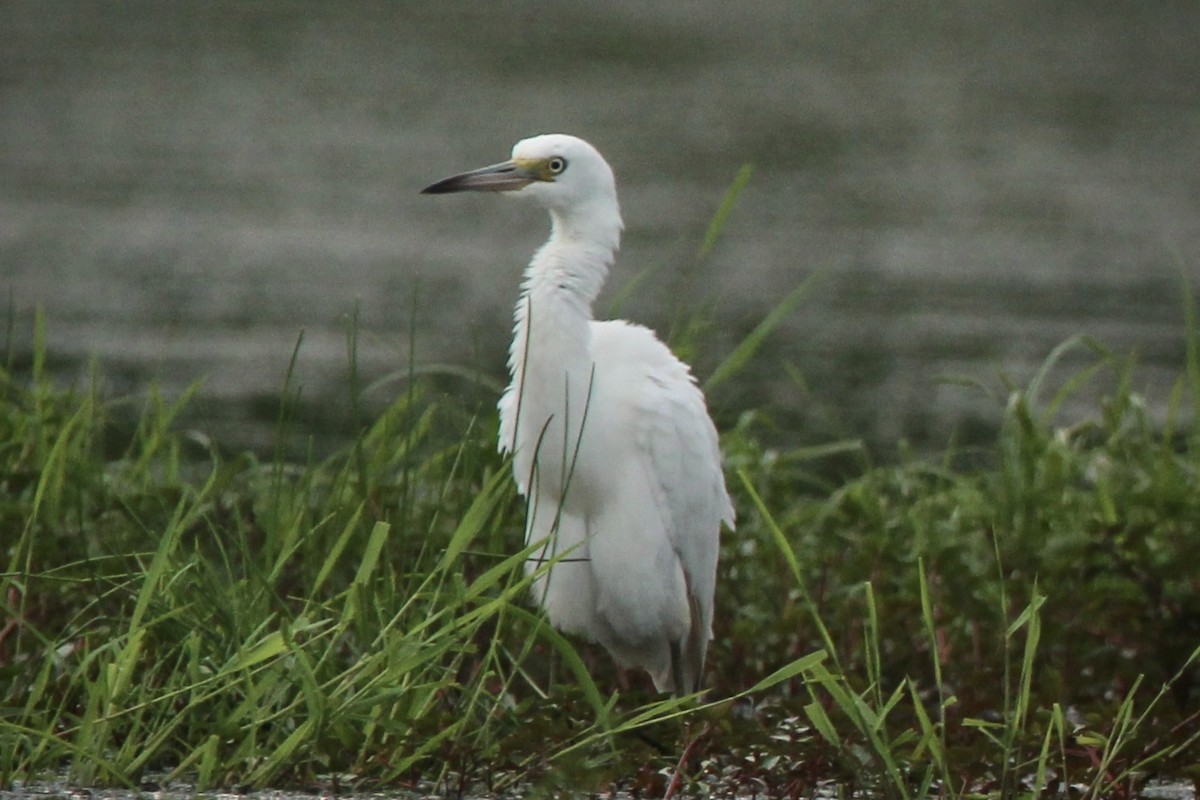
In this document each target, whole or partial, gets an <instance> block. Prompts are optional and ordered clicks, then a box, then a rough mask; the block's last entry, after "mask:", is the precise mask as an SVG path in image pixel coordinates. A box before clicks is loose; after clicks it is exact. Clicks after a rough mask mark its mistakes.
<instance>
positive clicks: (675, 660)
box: [670, 641, 688, 697]
mask: <svg viewBox="0 0 1200 800" xmlns="http://www.w3.org/2000/svg"><path fill="white" fill-rule="evenodd" d="M670 647H671V679H672V680H673V681H674V682H675V696H676V697H683V696H684V695H685V694H687V693H688V687H686V686H684V684H683V653H681V652H680V651H679V642H676V641H672V642H671V643H670Z"/></svg>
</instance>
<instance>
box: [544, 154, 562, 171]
mask: <svg viewBox="0 0 1200 800" xmlns="http://www.w3.org/2000/svg"><path fill="white" fill-rule="evenodd" d="M566 168H567V160H566V159H565V158H562V157H561V156H555V157H554V158H552V159H550V160H549V161H547V162H546V169H547V170H548V171H549V172H550V174H551V175H558V174H560V173H561V172H562V171H563V170H564V169H566Z"/></svg>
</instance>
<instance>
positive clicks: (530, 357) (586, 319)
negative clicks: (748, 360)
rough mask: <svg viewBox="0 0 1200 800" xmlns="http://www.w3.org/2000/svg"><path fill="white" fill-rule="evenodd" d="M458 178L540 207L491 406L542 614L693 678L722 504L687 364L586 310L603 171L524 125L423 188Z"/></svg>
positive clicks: (616, 231) (593, 156)
mask: <svg viewBox="0 0 1200 800" xmlns="http://www.w3.org/2000/svg"><path fill="white" fill-rule="evenodd" d="M461 191H493V192H508V193H511V194H513V195H515V196H518V197H528V198H532V199H533V200H535V201H537V202H538V203H540V204H541V205H542V206H543V207H545V208H546V209H547V210H548V211H549V212H550V220H551V230H550V239H549V240H548V241H547V242H546V243H545V244H544V245H543V246H542V247H541V249H539V250H538V251H537V253H536V254H535V255H534V256H533V259H532V261H530V263H529V267H528V268H527V269H526V270H525V279H524V282H523V283H522V284H521V294H520V300H519V301H518V302H517V306H516V313H515V325H514V334H515V335H514V337H513V341H512V345H511V347H510V350H509V358H508V366H509V371H510V372H511V375H512V382H511V383H510V384H509V386H508V388H507V389H506V390H505V392H504V394H503V396H502V397H501V399H500V403H499V407H500V450H501V451H503V452H511V453H512V455H513V475H514V477H515V479H516V483H517V488H518V490H519V491H520V493H521V494H522V495H524V496H525V498H526V500H527V502H528V511H527V516H526V531H525V535H526V542H527V543H528V544H533V543H540V544H541V547H540V549H539V550H537V551H535V553H534V555H533V557H531V559H530V561H529V563H528V564H527V569H528V571H529V572H535V571H537V570H539V569H541V570H542V573H541V575H540V576H538V577H537V579H536V580H535V582H534V587H533V590H534V594H535V596H536V598H537V600H538V601H539V602H540V604H541V605H542V607H543V608H544V609H545V611H546V614H547V616H548V617H549V619H550V622H551V623H552V624H553V625H554V626H555V627H557V628H559V629H560V630H563V631H565V632H568V633H573V634H577V635H580V636H582V637H584V638H586V639H588V640H591V641H597V642H599V643H600V644H602V645H603V646H604V647H605V648H607V649H608V651H609V652H610V653H612V654H613V656H614V657H615V658H616V660H617V661H618V662H619V663H621V664H623V665H625V666H630V667H640V668H642V669H645V670H646V671H647V672H649V673H650V676H651V677H652V678H653V680H654V685H655V686H656V687H657V688H658V689H659V691H674V692H675V693H676V694H680V695H682V694H687V693H690V692H693V691H698V689H699V687H700V683H701V679H702V677H703V676H702V671H703V667H704V654H705V650H706V649H707V647H708V642H709V640H710V639H711V638H712V615H713V594H714V591H715V584H716V569H717V550H718V536H719V532H720V527H721V523H725V525H727V526H729V528H730V529H732V528H733V523H734V512H733V505H732V504H731V503H730V500H729V495H728V493H727V492H726V489H725V479H724V476H723V474H722V471H721V454H720V450H719V449H718V445H717V432H716V429H715V428H714V427H713V423H712V420H711V419H710V418H709V416H708V410H707V408H706V407H705V403H704V395H703V394H702V393H701V391H700V389H699V388H698V387H697V386H696V382H695V379H694V378H693V377H692V375H691V371H690V370H689V368H688V366H687V365H686V364H684V363H683V362H682V361H680V360H679V359H677V358H676V357H675V356H674V355H673V354H672V353H671V351H670V350H669V349H668V348H667V347H666V345H664V344H663V343H662V342H660V341H659V340H658V339H657V338H656V337H655V335H654V333H653V332H652V331H650V330H649V329H647V328H644V327H642V326H640V325H634V324H631V323H628V322H624V321H621V320H604V321H598V320H595V319H593V318H592V302H593V301H594V300H595V299H596V296H597V294H599V292H600V287H601V285H602V284H603V283H604V278H605V276H606V275H607V273H608V268H609V266H610V265H611V264H612V261H613V256H614V254H615V253H616V250H617V248H618V246H619V244H620V238H621V229H622V227H623V223H622V222H621V211H620V207H619V206H618V204H617V192H616V184H615V181H614V179H613V173H612V169H611V168H610V167H609V165H608V163H607V162H606V161H605V160H604V158H603V157H602V156H601V155H600V153H599V152H597V151H596V149H595V148H594V147H592V146H591V145H590V144H588V143H587V142H585V141H583V140H582V139H578V138H575V137H574V136H566V135H562V134H548V135H543V136H534V137H532V138H529V139H524V140H522V141H520V142H518V143H517V144H516V145H515V146H514V147H513V150H512V158H511V159H510V160H508V161H505V162H503V163H500V164H495V165H493V166H490V167H484V168H482V169H477V170H474V171H472V172H466V173H463V174H461V175H455V176H453V177H450V178H446V179H445V180H442V181H438V182H437V183H434V184H433V185H431V186H428V187H427V188H425V189H424V192H425V193H428V194H444V193H448V192H461ZM546 563H550V564H552V566H551V567H550V569H549V570H546V569H545V568H544V567H543V565H544V564H546Z"/></svg>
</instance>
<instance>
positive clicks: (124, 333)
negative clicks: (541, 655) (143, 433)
mask: <svg viewBox="0 0 1200 800" xmlns="http://www.w3.org/2000/svg"><path fill="white" fill-rule="evenodd" d="M0 31H3V33H0V41H2V43H3V46H2V47H0V288H2V289H3V290H4V291H5V293H6V294H7V295H8V296H9V297H10V298H11V300H10V303H11V306H12V308H13V309H14V312H15V319H16V325H15V329H14V330H15V333H14V336H15V338H16V349H17V350H18V351H19V350H21V349H22V348H23V347H25V346H27V344H28V340H29V329H30V325H29V322H28V321H29V319H30V318H31V316H32V313H33V309H34V308H36V307H39V306H40V307H42V308H44V309H45V313H46V316H47V318H48V321H49V324H48V333H49V342H50V346H51V349H52V352H53V353H54V354H55V356H56V360H55V364H56V365H58V368H59V369H60V371H61V373H62V374H63V376H64V378H66V379H69V378H70V377H71V376H72V375H77V374H79V373H80V372H81V370H82V369H83V366H82V365H83V364H84V363H85V362H86V359H87V357H88V356H89V355H91V354H95V355H97V356H99V358H100V359H101V362H102V363H103V365H104V368H105V372H106V374H107V375H109V379H110V381H111V383H112V385H113V389H114V391H117V392H124V391H134V392H139V391H143V390H144V389H145V387H146V386H147V385H149V383H150V382H152V381H156V382H157V383H159V384H160V385H162V386H163V387H164V388H165V389H166V390H167V391H168V392H171V393H175V392H179V391H181V390H182V388H183V387H185V386H187V385H188V384H190V383H191V382H193V381H194V380H196V379H198V378H201V377H204V378H205V384H204V388H203V389H202V393H201V402H200V404H199V405H198V406H197V411H196V414H195V415H194V416H195V419H194V420H193V421H194V422H195V423H196V424H198V425H201V426H202V427H204V428H206V429H208V430H210V431H211V432H212V433H213V434H214V435H216V436H217V437H218V438H222V439H225V440H233V441H247V442H259V443H261V442H262V441H264V437H265V436H267V433H265V432H264V430H265V429H264V428H262V427H261V424H260V417H261V416H262V415H261V414H260V411H259V410H258V409H261V408H262V407H263V406H264V403H263V402H262V400H263V399H264V398H271V397H273V396H275V395H277V394H278V392H279V390H280V386H281V385H282V382H283V378H284V374H285V372H286V369H287V365H288V363H289V358H290V356H291V352H292V349H293V347H294V345H295V343H296V341H297V337H298V335H299V334H300V332H301V331H303V332H304V341H303V346H302V347H301V350H300V353H299V358H298V362H297V363H298V369H297V374H296V381H297V383H298V384H299V385H301V386H302V391H303V396H304V397H305V398H307V399H309V400H310V401H312V402H313V403H314V404H316V405H317V406H323V407H327V408H334V409H336V408H341V407H343V406H344V405H345V398H346V395H347V391H348V389H347V380H346V372H347V364H348V361H347V357H346V336H345V331H346V328H347V324H348V323H347V320H348V318H349V317H350V316H351V315H352V314H354V313H357V319H358V326H359V331H360V333H359V340H358V348H359V356H358V359H359V364H360V367H361V369H362V371H363V373H364V376H365V378H366V379H367V380H368V381H369V380H370V379H372V378H375V377H378V376H381V375H386V374H389V373H392V372H395V371H403V370H405V369H406V365H407V363H408V361H409V355H410V353H415V358H416V360H417V361H418V362H419V363H421V364H429V363H450V364H457V365H465V366H469V367H471V368H475V369H479V370H482V371H484V372H485V373H487V374H489V375H491V376H493V377H495V378H496V379H500V378H502V374H503V359H504V351H505V347H506V345H507V338H508V335H509V327H510V323H509V315H510V307H511V304H512V301H513V299H514V297H515V292H516V284H517V281H518V279H519V275H520V270H521V268H522V266H523V264H524V263H525V261H526V260H527V259H528V256H529V254H530V253H531V252H532V250H533V249H534V248H535V247H536V246H537V245H538V243H539V242H540V240H541V238H542V237H543V236H544V235H545V230H546V222H545V220H544V219H543V218H542V215H541V214H540V213H539V212H537V211H535V210H534V209H533V208H531V207H528V206H526V205H524V204H522V203H516V202H511V201H507V200H503V199H500V198H496V197H490V196H479V197H462V196H460V197H454V198H430V197H424V196H421V195H419V194H418V191H419V189H420V188H421V187H422V186H424V185H425V184H427V183H429V182H431V181H432V180H434V179H437V178H440V177H442V176H444V175H446V174H449V173H452V172H456V171H459V170H461V169H466V168H470V167H474V166H479V165H482V164H487V163H491V162H494V161H497V160H500V159H502V158H503V157H505V156H506V155H507V152H508V149H509V148H510V146H511V144H512V142H513V141H514V140H516V139H518V138H521V137H522V136H525V135H528V134H532V133H538V132H544V131H565V132H572V133H576V134H578V135H581V136H584V137H585V138H587V139H589V140H591V141H592V142H594V143H595V144H596V145H597V146H598V147H600V149H601V150H602V151H603V152H604V153H605V154H606V156H607V157H608V158H609V160H610V161H611V162H612V164H613V165H614V168H615V170H616V173H617V177H618V182H619V189H620V192H621V197H622V202H623V210H624V215H625V219H626V223H627V230H626V236H625V241H624V248H623V252H622V254H621V255H620V257H619V260H618V263H617V266H616V268H615V269H614V272H613V274H612V276H611V279H610V284H609V289H608V290H607V291H606V293H605V295H604V296H603V298H602V300H601V302H600V305H599V307H598V311H599V312H601V313H607V312H608V311H609V310H610V308H609V307H610V305H611V304H612V302H613V301H614V300H615V299H617V298H622V297H623V292H622V291H621V289H622V287H623V286H626V285H628V284H629V282H631V281H633V280H635V279H637V278H639V277H640V276H642V275H643V273H644V272H645V271H647V270H649V271H650V274H649V277H648V278H646V279H645V280H644V282H641V283H639V284H637V288H636V291H634V292H632V293H631V294H630V295H629V296H628V297H625V298H624V299H623V300H622V302H621V303H620V311H621V313H622V314H624V315H625V316H628V317H632V318H634V319H637V320H639V321H643V322H646V323H649V324H651V325H653V326H655V327H656V328H658V329H659V330H660V331H664V332H666V331H668V330H670V329H672V328H673V327H674V328H676V329H678V325H679V323H680V322H681V320H682V319H683V318H684V317H686V315H687V314H689V313H692V312H695V311H697V310H699V311H701V312H702V313H703V314H704V315H705V316H706V317H707V318H708V319H709V320H710V325H709V327H708V328H707V333H706V335H704V336H703V337H702V338H700V339H699V340H697V342H696V346H695V347H692V348H690V349H689V350H688V353H687V354H688V356H689V358H690V359H691V360H692V361H693V362H694V364H695V365H696V369H697V371H698V373H700V374H701V376H703V375H706V374H708V373H709V372H710V371H711V370H712V368H713V367H714V365H715V364H716V363H717V362H718V361H719V359H720V358H721V357H722V356H723V355H724V354H725V353H728V352H729V350H730V349H731V348H732V346H733V345H734V343H736V342H737V341H738V340H739V339H740V338H741V337H742V336H743V335H744V334H745V333H746V332H747V331H748V330H749V329H750V328H751V327H752V326H753V325H754V324H755V323H756V322H757V321H758V320H759V319H761V318H762V316H763V315H764V314H766V313H767V312H768V311H769V309H770V308H772V307H773V305H774V304H775V303H777V302H778V300H779V298H780V297H781V296H782V295H783V294H784V293H786V292H787V291H788V290H790V289H791V288H792V287H794V286H796V285H797V284H799V283H800V282H801V281H803V280H805V279H806V278H809V277H810V276H814V275H816V276H818V280H817V282H816V284H815V285H814V289H813V291H812V293H811V294H810V295H809V296H808V299H807V300H806V302H805V303H804V305H802V307H801V308H800V310H799V311H798V313H796V314H795V315H794V316H793V317H792V318H790V319H789V320H788V322H787V324H786V325H785V326H784V327H783V328H782V329H781V330H780V331H778V332H777V333H776V334H775V335H774V336H773V337H772V338H771V340H770V341H769V343H768V347H767V351H766V352H765V354H764V355H763V357H762V358H760V359H759V360H758V362H756V364H755V368H754V369H753V370H752V371H751V372H750V373H747V374H746V375H744V376H743V378H742V380H741V381H740V382H739V383H738V384H737V385H731V386H727V387H726V388H725V389H724V390H722V391H721V392H719V393H718V394H717V396H716V397H714V398H713V403H714V405H715V406H716V407H717V408H718V410H719V411H721V412H722V413H725V414H727V415H728V414H732V413H735V412H736V411H738V410H739V409H742V408H745V407H747V406H758V405H761V404H764V403H766V404H769V405H770V406H772V407H773V408H775V409H777V414H778V416H779V418H780V419H782V420H784V421H785V423H786V424H785V431H784V433H785V435H791V436H795V437H797V438H799V439H802V440H813V439H822V438H828V437H830V436H837V435H853V436H860V435H862V436H869V437H871V438H875V439H877V440H882V441H893V440H895V439H897V438H899V437H903V436H907V437H915V438H917V439H922V440H932V441H942V440H944V439H945V438H947V437H948V436H949V433H950V431H951V430H952V429H953V428H954V427H955V426H956V425H957V426H961V425H963V424H968V425H969V424H971V421H972V420H974V419H985V420H986V419H993V420H994V419H995V417H996V415H997V413H998V408H999V406H998V405H997V402H996V401H995V400H994V399H992V398H989V397H988V396H987V395H986V393H984V392H981V391H978V390H974V389H969V388H964V387H962V386H960V385H951V384H946V383H945V382H944V381H943V380H942V378H943V376H945V375H947V374H965V375H969V376H972V377H974V378H977V379H979V380H982V381H984V382H985V383H989V384H991V385H993V386H999V385H1000V382H999V380H998V375H999V374H1000V373H1001V372H1002V371H1003V372H1007V373H1009V374H1011V375H1013V376H1014V378H1015V379H1017V380H1023V379H1024V378H1025V377H1027V376H1028V375H1029V374H1030V371H1031V370H1032V369H1033V368H1034V367H1035V366H1036V365H1037V364H1039V363H1040V362H1041V361H1042V360H1043V359H1044V358H1045V357H1046V355H1047V353H1048V352H1049V351H1050V349H1051V348H1052V347H1053V346H1054V345H1055V344H1057V343H1058V342H1060V341H1062V340H1063V339H1065V338H1067V337H1068V336H1070V335H1072V334H1076V333H1083V334H1087V335H1092V336H1095V337H1097V338H1099V339H1100V340H1102V341H1104V342H1105V343H1106V344H1108V345H1110V346H1111V347H1113V348H1114V349H1116V350H1118V351H1121V352H1136V353H1138V354H1139V358H1140V360H1141V362H1142V363H1143V364H1144V365H1145V368H1144V369H1143V371H1142V372H1140V373H1139V376H1140V377H1139V381H1140V383H1141V384H1142V385H1143V388H1144V389H1145V391H1147V392H1148V393H1149V394H1150V395H1151V397H1152V398H1155V397H1157V398H1159V402H1161V400H1162V398H1164V397H1165V392H1166V386H1167V385H1168V384H1169V383H1170V381H1171V380H1173V379H1174V377H1175V375H1176V371H1177V369H1178V367H1179V365H1180V362H1181V359H1182V354H1183V348H1184V344H1183V328H1182V322H1181V320H1182V312H1181V306H1182V298H1183V292H1182V290H1181V288H1180V285H1181V284H1180V273H1181V272H1182V273H1184V274H1186V275H1188V276H1191V278H1192V280H1193V282H1196V280H1197V279H1200V275H1198V274H1197V273H1198V272H1200V157H1198V156H1197V152H1196V142H1197V141H1198V140H1200V56H1198V55H1197V53H1200V48H1198V47H1197V44H1198V41H1197V35H1198V34H1197V31H1200V6H1197V5H1196V4H1195V3H1191V2H1163V3H1154V4H1118V3H1111V4H1110V3H1089V4H1065V5H1064V4H1044V3H1037V2H1032V0H1029V1H1027V2H1020V1H1018V2H1000V0H985V1H984V2H976V3H959V4H915V3H914V4H903V5H901V6H897V5H896V4H891V3H884V2H865V1H864V2H850V3H846V2H832V1H826V2H812V3H805V4H797V3H794V2H790V1H789V2H783V0H771V1H768V2H761V3H753V4H727V3H721V2H716V1H715V0H706V1H705V2H696V3H690V4H686V5H681V4H677V3H667V2H650V3H609V4H604V5H603V6H599V5H595V4H588V3H582V2H567V3H561V4H555V5H554V7H553V8H550V7H548V6H546V5H545V4H542V3H532V2H515V1H511V0H510V1H509V2H497V3H489V4H477V3H466V2H463V3H442V4H425V3H384V2H376V3H356V4H331V3H325V2H315V1H313V2H303V1H299V0H263V1H262V2H256V3H253V4H245V3H241V2H212V1H211V0H176V1H175V2H172V3H158V2H153V1H152V0H123V1H118V2H110V3H104V4H94V3H85V2H73V1H71V0H64V1H63V2H56V3H45V2H41V0H24V1H23V2H22V1H18V0H10V2H7V3H5V4H4V5H3V6H2V7H0ZM747 162H752V163H753V164H754V165H755V170H756V171H755V174H754V177H753V179H752V182H751V184H750V186H749V188H748V189H747V191H746V192H745V193H744V195H743V196H742V197H741V199H740V201H739V203H738V205H737V207H736V210H735V212H734V213H733V215H732V216H731V218H730V220H729V223H728V226H727V228H726V230H725V235H724V237H723V239H722V240H721V243H720V245H719V246H718V248H717V249H716V251H715V252H714V253H712V254H711V256H710V257H708V258H707V259H704V260H698V259H697V258H696V256H695V253H696V249H697V247H698V245H699V243H700V241H701V239H702V237H703V232H704V230H705V227H706V225H707V223H708V220H709V218H710V216H711V214H712V213H713V211H714V210H715V208H716V207H717V205H718V203H719V202H720V198H721V195H722V193H723V191H724V189H725V187H726V186H727V185H728V183H729V181H730V180H731V179H732V178H733V176H734V175H735V174H736V172H737V170H738V169H739V167H740V166H741V165H742V164H744V163H747ZM411 331H415V332H416V335H415V341H410V332H411ZM799 378H802V379H803V380H799ZM381 391H382V392H383V394H384V395H385V396H386V392H387V391H388V390H386V389H384V390H381ZM447 391H453V387H452V386H450V387H449V388H448V389H447ZM266 405H269V403H267V404H266Z"/></svg>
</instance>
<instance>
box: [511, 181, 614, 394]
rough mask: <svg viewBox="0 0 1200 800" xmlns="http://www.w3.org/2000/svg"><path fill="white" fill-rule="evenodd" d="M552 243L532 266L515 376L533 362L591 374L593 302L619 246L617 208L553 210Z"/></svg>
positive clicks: (519, 321)
mask: <svg viewBox="0 0 1200 800" xmlns="http://www.w3.org/2000/svg"><path fill="white" fill-rule="evenodd" d="M550 217H551V220H552V228H551V232H550V238H549V240H547V242H546V243H545V244H544V245H542V247H541V249H540V250H538V251H537V253H536V254H534V256H533V260H532V261H530V262H529V267H528V268H527V269H526V270H525V280H524V282H523V283H522V284H521V299H520V300H519V301H518V302H517V308H516V315H515V317H516V328H515V333H516V336H515V337H514V339H513V343H512V351H511V352H510V353H509V367H510V370H511V372H512V374H513V375H514V377H515V376H517V375H518V372H520V371H522V370H523V369H524V366H525V365H526V364H527V363H529V364H532V365H534V366H539V365H541V366H546V367H550V368H557V369H570V368H572V367H578V368H581V369H588V370H590V369H591V332H590V329H589V327H588V323H589V322H590V321H591V319H592V302H593V301H594V300H595V299H596V296H597V295H598V294H599V293H600V289H601V287H602V286H603V285H604V278H605V277H606V276H607V275H608V268H609V266H610V265H611V264H612V261H613V255H614V254H615V253H616V250H617V247H618V246H619V245H620V241H621V216H620V212H619V211H618V210H617V207H616V203H615V202H614V203H612V204H611V206H607V205H606V206H604V207H602V208H589V209H585V210H584V212H583V213H579V212H577V213H574V214H569V215H568V214H562V213H559V212H557V211H551V213H550Z"/></svg>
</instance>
